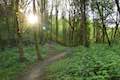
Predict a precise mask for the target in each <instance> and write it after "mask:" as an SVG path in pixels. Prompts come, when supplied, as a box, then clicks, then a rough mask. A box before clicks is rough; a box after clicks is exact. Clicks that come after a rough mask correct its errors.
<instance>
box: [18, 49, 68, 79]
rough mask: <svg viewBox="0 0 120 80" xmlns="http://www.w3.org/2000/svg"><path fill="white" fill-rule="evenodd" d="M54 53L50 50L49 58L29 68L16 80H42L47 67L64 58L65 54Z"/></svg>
mask: <svg viewBox="0 0 120 80" xmlns="http://www.w3.org/2000/svg"><path fill="white" fill-rule="evenodd" d="M55 52H56V51H55V50H53V49H51V48H50V51H49V56H48V57H47V58H46V59H45V60H44V61H42V62H39V63H37V64H35V65H33V66H31V67H30V68H29V69H28V70H27V71H26V72H24V73H23V74H21V75H20V76H19V77H18V78H17V79H16V80H44V74H45V73H44V72H45V68H46V66H47V65H49V64H51V63H53V62H55V61H57V60H59V59H62V58H64V56H65V55H66V54H67V52H66V51H65V52H61V53H55Z"/></svg>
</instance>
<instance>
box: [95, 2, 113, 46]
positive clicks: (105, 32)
mask: <svg viewBox="0 0 120 80" xmlns="http://www.w3.org/2000/svg"><path fill="white" fill-rule="evenodd" d="M96 5H97V8H98V12H99V15H100V18H101V21H102V26H103V28H102V31H103V40H104V38H105V35H106V38H107V41H108V44H109V46H111V42H110V39H109V36H108V34H107V30H106V26H105V23H104V17H103V14H102V13H101V10H100V7H99V4H98V2H96Z"/></svg>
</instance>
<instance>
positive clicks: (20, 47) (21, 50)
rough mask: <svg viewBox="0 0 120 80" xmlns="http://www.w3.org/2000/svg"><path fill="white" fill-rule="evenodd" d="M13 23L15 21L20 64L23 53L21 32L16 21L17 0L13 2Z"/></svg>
mask: <svg viewBox="0 0 120 80" xmlns="http://www.w3.org/2000/svg"><path fill="white" fill-rule="evenodd" d="M15 9H16V11H15V21H16V30H17V32H16V33H17V44H18V52H19V59H20V61H21V62H23V61H24V51H23V45H22V35H21V31H20V28H19V27H20V26H19V21H18V17H17V16H18V14H16V13H18V12H19V11H18V9H19V0H16V1H15Z"/></svg>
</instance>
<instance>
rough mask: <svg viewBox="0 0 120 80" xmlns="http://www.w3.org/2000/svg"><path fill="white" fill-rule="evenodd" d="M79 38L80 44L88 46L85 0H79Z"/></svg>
mask: <svg viewBox="0 0 120 80" xmlns="http://www.w3.org/2000/svg"><path fill="white" fill-rule="evenodd" d="M81 31H82V32H81V38H82V44H83V45H84V46H85V47H88V46H89V43H88V36H87V24H86V0H82V1H81Z"/></svg>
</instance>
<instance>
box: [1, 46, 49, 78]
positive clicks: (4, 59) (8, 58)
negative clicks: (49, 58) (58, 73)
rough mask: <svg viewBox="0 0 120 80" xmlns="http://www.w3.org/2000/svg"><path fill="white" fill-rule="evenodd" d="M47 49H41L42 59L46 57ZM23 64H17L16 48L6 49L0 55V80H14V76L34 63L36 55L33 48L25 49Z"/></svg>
mask: <svg viewBox="0 0 120 80" xmlns="http://www.w3.org/2000/svg"><path fill="white" fill-rule="evenodd" d="M47 51H48V50H47V48H45V47H41V53H42V57H45V56H46V55H47ZM24 53H25V58H26V60H25V62H24V63H20V62H19V58H18V57H19V54H18V52H17V49H16V48H12V49H7V50H5V51H4V52H1V54H0V80H15V78H16V76H17V75H18V74H19V73H20V72H21V71H23V70H24V69H25V68H26V67H27V66H28V65H30V64H33V63H35V61H36V55H35V49H34V47H32V46H31V47H25V48H24Z"/></svg>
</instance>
